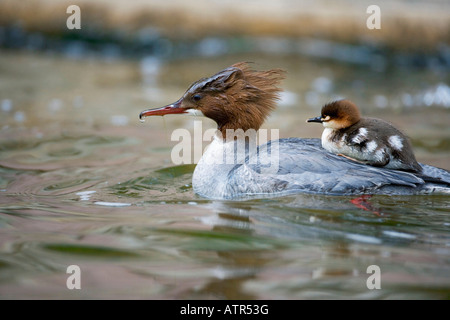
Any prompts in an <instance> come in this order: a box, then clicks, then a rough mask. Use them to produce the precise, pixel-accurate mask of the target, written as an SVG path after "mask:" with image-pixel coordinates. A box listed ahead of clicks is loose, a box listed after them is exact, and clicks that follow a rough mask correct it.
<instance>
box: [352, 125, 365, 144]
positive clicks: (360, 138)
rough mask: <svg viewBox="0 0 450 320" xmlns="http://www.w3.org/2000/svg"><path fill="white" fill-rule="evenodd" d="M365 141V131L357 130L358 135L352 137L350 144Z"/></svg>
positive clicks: (362, 129) (363, 129)
mask: <svg viewBox="0 0 450 320" xmlns="http://www.w3.org/2000/svg"><path fill="white" fill-rule="evenodd" d="M366 139H367V129H366V128H359V130H358V134H357V135H356V136H354V137H353V139H352V142H353V143H361V142H363V141H364V140H366Z"/></svg>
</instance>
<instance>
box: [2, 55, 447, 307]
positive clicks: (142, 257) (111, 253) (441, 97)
mask: <svg viewBox="0 0 450 320" xmlns="http://www.w3.org/2000/svg"><path fill="white" fill-rule="evenodd" d="M237 61H254V62H255V67H256V68H258V69H263V68H271V67H281V68H283V69H286V70H288V71H289V72H288V77H287V79H286V81H285V82H284V83H283V88H284V89H285V91H286V92H285V93H284V95H283V99H282V101H281V102H280V105H279V110H277V111H276V112H275V113H274V115H273V116H271V117H270V119H268V121H267V123H266V124H265V128H277V129H279V130H280V136H281V137H289V136H301V137H319V136H320V133H321V130H322V128H321V127H320V126H315V125H313V124H306V123H305V119H307V118H309V117H312V116H316V115H318V114H319V110H320V107H321V104H322V103H325V102H328V101H329V100H330V99H333V98H336V97H341V96H345V97H348V98H350V99H352V100H354V101H356V102H357V103H358V104H360V106H361V109H362V111H363V112H364V113H365V114H366V115H371V116H377V117H381V118H384V119H387V120H390V121H391V122H393V123H395V124H396V125H397V126H399V127H400V128H401V129H402V130H403V131H405V132H406V133H407V134H408V135H409V136H410V137H411V140H412V142H413V145H414V149H415V151H416V154H417V157H418V159H419V161H421V162H424V163H428V164H433V165H437V166H440V167H443V168H446V169H450V162H449V155H450V148H449V141H450V129H449V127H448V123H449V120H450V117H449V116H450V113H449V112H450V111H449V109H448V108H449V105H448V101H450V100H449V98H448V97H449V87H448V75H447V74H446V73H445V72H439V71H436V70H430V69H417V70H416V69H412V70H411V69H402V68H396V69H393V70H384V71H383V70H380V69H379V68H377V67H376V66H375V67H374V66H372V67H371V66H361V65H359V66H358V65H354V64H346V63H336V62H330V61H324V60H317V59H313V58H299V57H292V56H289V55H287V56H279V55H275V56H270V55H255V54H251V53H249V54H239V55H235V56H227V57H225V58H220V57H219V58H214V57H211V58H206V59H187V60H174V61H161V60H158V59H156V58H147V59H141V60H120V59H113V60H111V61H106V62H105V61H103V60H101V59H97V58H89V57H85V58H77V59H71V58H67V57H64V56H61V55H57V54H54V53H41V54H25V53H20V52H11V51H5V52H2V53H0V70H1V72H0V102H1V106H0V107H1V110H0V114H1V116H0V125H1V131H0V297H1V298H2V299H20V298H31V299H51V298H60V299H79V298H83V299H99V298H101V299H103V298H106V299H116V298H121V299H324V298H332V299H347V298H356V299H417V298H425V299H448V298H449V297H450V233H449V231H450V218H449V213H450V210H449V208H450V199H449V197H448V196H442V195H434V196H402V197H400V196H396V197H391V196H374V197H371V198H367V199H359V200H355V199H354V198H352V197H331V196H318V195H293V196H287V197H281V198H271V199H259V200H247V201H210V200H206V199H202V198H200V197H199V196H197V195H195V194H194V193H193V191H192V186H191V178H192V172H193V170H194V168H195V164H184V165H178V166H176V165H174V164H173V163H172V162H171V160H170V152H171V149H172V147H173V146H174V145H175V143H176V142H173V141H170V135H171V133H172V131H173V130H174V129H176V128H183V127H185V128H187V129H189V130H192V123H193V120H194V119H193V118H189V117H185V116H176V115H174V116H167V117H164V118H151V119H147V120H146V122H145V123H140V122H139V120H138V114H139V112H140V111H142V110H144V109H146V108H148V107H158V106H162V105H165V104H168V103H170V102H173V101H176V100H177V99H178V98H179V97H180V96H181V95H182V94H183V93H184V90H185V89H186V88H187V87H188V86H189V84H190V83H191V82H192V81H194V80H197V79H198V78H200V77H204V76H208V75H210V74H213V73H214V72H216V71H218V70H220V69H222V68H224V67H226V66H228V65H230V64H232V63H234V62H237ZM197 120H198V119H197ZM203 125H204V129H207V128H212V127H214V124H213V123H212V121H210V120H207V119H206V120H204V122H203ZM206 145H207V143H206V142H205V146H206ZM73 264H75V265H78V266H79V267H80V268H81V290H69V289H67V287H66V280H67V278H68V276H69V275H68V274H67V273H66V270H67V267H68V266H69V265H73ZM370 265H377V266H379V267H380V270H381V289H379V290H376V289H375V290H370V289H368V287H367V284H366V281H367V279H368V277H369V276H370V274H368V273H367V268H368V267H369V266H370Z"/></svg>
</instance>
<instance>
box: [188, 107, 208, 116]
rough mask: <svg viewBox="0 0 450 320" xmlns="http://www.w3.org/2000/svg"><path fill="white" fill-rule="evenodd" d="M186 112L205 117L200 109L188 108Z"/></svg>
mask: <svg viewBox="0 0 450 320" xmlns="http://www.w3.org/2000/svg"><path fill="white" fill-rule="evenodd" d="M186 113H187V114H189V115H191V116H196V117H204V116H205V115H204V114H203V112H201V111H200V110H198V109H187V110H186Z"/></svg>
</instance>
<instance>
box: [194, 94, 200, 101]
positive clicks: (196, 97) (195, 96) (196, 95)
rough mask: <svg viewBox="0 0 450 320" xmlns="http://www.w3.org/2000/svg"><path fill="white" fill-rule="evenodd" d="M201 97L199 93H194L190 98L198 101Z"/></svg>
mask: <svg viewBox="0 0 450 320" xmlns="http://www.w3.org/2000/svg"><path fill="white" fill-rule="evenodd" d="M201 98H202V96H201V95H199V94H194V95H193V96H192V100H194V101H195V102H198V101H200V99H201Z"/></svg>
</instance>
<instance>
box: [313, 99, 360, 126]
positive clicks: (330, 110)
mask: <svg viewBox="0 0 450 320" xmlns="http://www.w3.org/2000/svg"><path fill="white" fill-rule="evenodd" d="M360 119H361V114H360V112H359V109H358V107H357V106H356V105H355V104H354V103H353V102H351V101H349V100H345V99H343V100H337V101H333V102H331V103H328V104H326V105H324V106H323V107H322V112H321V115H320V116H319V117H315V118H311V119H308V120H306V122H319V123H322V124H323V126H324V127H325V128H332V129H335V130H339V129H343V128H348V127H350V126H351V125H353V124H355V123H356V122H358V121H359V120H360Z"/></svg>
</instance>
